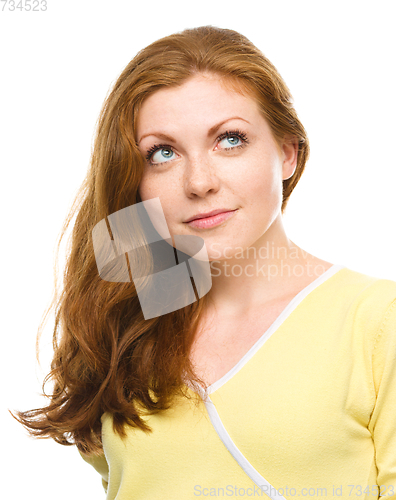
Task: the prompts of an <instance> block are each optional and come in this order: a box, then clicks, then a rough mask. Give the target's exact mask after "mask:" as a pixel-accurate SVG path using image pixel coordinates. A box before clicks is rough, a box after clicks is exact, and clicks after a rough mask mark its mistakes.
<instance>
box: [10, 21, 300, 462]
mask: <svg viewBox="0 0 396 500" xmlns="http://www.w3.org/2000/svg"><path fill="white" fill-rule="evenodd" d="M199 72H211V73H213V74H217V75H221V76H222V77H223V78H222V81H224V82H225V83H227V84H230V85H231V86H232V87H233V89H235V90H237V91H239V92H241V91H242V92H243V93H247V94H248V95H250V96H251V97H253V98H255V99H256V100H257V103H258V104H259V107H260V110H261V111H262V113H263V116H264V117H265V118H266V119H267V121H268V123H269V125H270V128H271V131H272V133H273V136H274V138H275V139H276V140H277V141H278V144H279V141H281V140H282V139H283V138H284V137H285V136H293V137H294V138H296V139H297V141H298V144H299V147H298V158H297V167H296V169H295V172H294V174H293V176H292V177H290V178H289V179H287V180H284V181H283V200H282V207H281V210H282V213H283V212H284V209H285V207H286V204H287V201H288V199H289V197H290V194H291V192H292V191H293V189H294V188H295V186H296V184H297V182H298V180H299V179H300V177H301V174H302V172H303V170H304V167H305V164H306V161H307V159H308V155H309V143H308V138H307V136H306V132H305V130H304V127H303V126H302V124H301V123H300V121H299V119H298V117H297V114H296V112H295V110H294V107H293V104H292V98H291V94H290V91H289V89H288V88H287V86H286V85H285V83H284V81H283V80H282V78H281V76H280V75H279V73H278V72H277V70H276V69H275V67H274V66H273V65H272V64H271V62H270V61H269V60H268V59H267V58H266V57H265V56H264V55H263V54H262V53H261V51H259V50H258V49H257V48H256V47H255V46H254V45H253V44H252V43H251V42H250V41H249V40H248V39H247V38H246V37H245V36H243V35H241V34H240V33H238V32H236V31H233V30H229V29H220V28H217V27H213V26H203V27H198V28H194V29H186V30H184V31H182V32H180V33H176V34H173V35H170V36H167V37H164V38H162V39H160V40H157V41H155V42H154V43H152V44H150V45H149V46H148V47H146V48H144V49H143V50H141V51H140V52H138V54H137V55H136V56H135V57H134V58H133V59H132V61H131V62H130V63H129V64H128V65H127V66H126V68H125V69H124V70H123V71H122V73H121V74H120V76H119V77H118V79H117V81H116V82H115V84H114V86H113V88H112V90H111V92H110V93H109V95H108V97H107V98H106V100H105V102H104V104H103V107H102V110H101V112H100V115H99V118H98V122H97V126H96V134H95V139H94V145H93V150H92V155H91V162H90V166H89V169H88V172H87V175H86V177H85V179H84V181H83V183H82V185H81V187H80V189H79V191H78V193H77V195H76V198H75V200H74V203H73V205H72V207H71V210H70V213H69V214H68V216H67V218H66V220H65V223H64V225H63V228H62V231H61V235H60V238H59V242H58V252H59V245H60V243H61V240H62V238H63V237H64V235H65V231H66V229H67V227H68V226H69V224H70V222H71V219H72V218H73V217H74V216H75V215H76V219H75V223H74V226H73V230H72V233H71V236H70V240H69V247H68V253H67V258H66V266H65V270H64V275H63V288H62V293H61V294H60V295H59V294H55V296H54V299H53V301H52V303H51V305H50V307H49V309H48V310H47V314H48V312H49V311H50V310H51V309H52V308H53V307H54V308H55V326H54V330H53V350H54V353H53V359H52V362H51V371H50V373H49V374H48V375H47V376H46V377H45V379H44V382H43V387H42V390H43V393H44V395H45V396H46V397H47V398H48V399H49V402H48V405H47V406H45V407H43V408H37V409H33V410H29V411H24V412H23V411H14V415H13V416H14V418H16V419H17V420H18V421H19V422H21V423H22V424H23V425H24V426H25V427H26V428H27V429H28V431H29V433H30V434H31V435H32V436H35V437H42V438H48V437H49V438H53V439H54V440H55V441H56V442H58V443H61V444H63V445H72V444H75V445H77V447H78V449H79V450H80V451H82V452H84V453H87V454H88V453H92V454H99V453H100V452H101V450H102V443H101V421H100V417H101V415H102V414H103V413H104V412H110V413H111V414H112V415H113V422H114V430H115V431H116V432H118V433H119V434H120V436H124V435H125V429H124V426H125V424H128V425H131V426H136V427H139V428H141V429H142V430H144V431H148V432H149V431H150V430H151V429H150V427H148V425H147V424H146V423H145V422H144V420H143V419H142V418H141V416H142V414H141V412H140V411H139V409H138V406H137V405H142V406H141V407H143V408H144V410H145V411H147V412H148V413H155V412H159V411H162V410H165V409H167V408H169V407H170V405H171V401H172V398H173V396H174V395H176V394H183V395H184V396H187V397H188V394H187V392H188V391H185V387H186V386H185V385H184V380H186V377H187V378H188V379H189V380H191V381H192V382H193V383H194V381H195V382H198V383H199V384H201V385H203V381H202V380H200V379H199V378H198V377H197V376H196V375H195V373H194V370H193V367H192V365H191V363H190V361H189V352H190V349H191V347H192V343H193V340H194V336H195V334H196V331H197V327H198V321H199V318H200V317H201V313H202V312H203V311H204V309H205V306H206V305H207V300H208V297H207V296H203V297H202V298H198V299H197V300H196V302H194V303H193V304H190V305H188V306H186V307H184V308H182V309H179V310H177V311H174V312H171V313H168V314H165V315H162V316H160V317H156V318H153V319H149V320H145V319H144V316H143V313H142V309H141V307H140V303H139V299H138V295H137V292H136V288H135V286H134V283H133V281H131V282H129V283H120V282H117V283H116V282H109V281H105V280H103V279H102V278H101V277H100V276H99V274H98V268H97V264H96V261H95V255H94V251H93V242H92V230H93V228H94V226H95V225H96V224H97V223H98V222H99V221H100V220H102V219H103V218H106V217H107V216H109V215H110V214H113V213H114V212H117V211H119V210H121V209H123V208H125V207H128V206H130V205H132V204H134V203H138V202H140V201H141V199H140V197H139V194H138V187H139V183H140V179H141V177H142V173H143V168H144V164H145V159H144V157H143V155H142V153H141V152H140V150H139V148H138V146H137V143H136V121H137V116H138V113H139V109H140V107H141V105H142V103H143V101H144V100H145V99H146V98H147V97H148V96H149V95H151V94H152V93H153V92H156V90H158V89H160V88H163V87H172V86H178V85H181V84H183V83H184V82H185V81H186V80H187V79H188V78H190V77H191V76H193V75H194V74H196V73H199ZM146 253H147V254H146V256H145V259H147V262H151V261H150V259H151V258H152V257H151V254H150V251H149V250H148V249H147V250H146ZM55 287H56V283H55ZM42 324H43V323H41V324H40V326H39V330H38V340H39V338H40V333H41V329H42ZM37 345H38V344H37ZM37 349H38V348H37ZM49 382H51V383H52V384H53V390H52V393H51V394H47V393H46V391H45V387H46V384H47V383H49Z"/></svg>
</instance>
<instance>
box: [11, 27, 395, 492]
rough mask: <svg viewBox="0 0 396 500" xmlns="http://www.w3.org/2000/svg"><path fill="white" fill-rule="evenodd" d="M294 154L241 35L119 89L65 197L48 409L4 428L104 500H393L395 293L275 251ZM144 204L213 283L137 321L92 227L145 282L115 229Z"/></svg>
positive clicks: (281, 87)
mask: <svg viewBox="0 0 396 500" xmlns="http://www.w3.org/2000/svg"><path fill="white" fill-rule="evenodd" d="M308 154H309V145H308V139H307V136H306V133H305V130H304V127H303V126H302V124H301V123H300V121H299V119H298V117H297V114H296V112H295V110H294V108H293V106H292V103H291V95H290V92H289V90H288V88H287V87H286V85H285V83H284V82H283V80H282V78H281V77H280V75H279V74H278V73H277V71H276V69H275V68H274V66H273V65H272V64H271V63H270V62H269V61H268V60H267V59H266V58H265V57H264V56H263V54H262V53H261V52H260V51H259V50H258V49H257V48H256V47H255V46H254V45H253V44H252V43H251V42H250V41H249V40H248V39H246V38H245V37H244V36H242V35H241V34H239V33H237V32H235V31H232V30H226V29H219V28H214V27H210V26H206V27H200V28H196V29H189V30H185V31H183V32H182V33H177V34H174V35H172V36H168V37H166V38H163V39H161V40H158V41H156V42H155V43H153V44H151V45H150V46H148V47H146V48H145V49H143V50H142V51H140V52H139V53H138V54H137V55H136V57H135V58H134V59H133V60H132V61H131V62H130V63H129V64H128V66H127V67H126V68H125V70H124V71H123V72H122V74H121V75H120V77H119V78H118V80H117V82H116V83H115V85H114V88H113V89H112V92H111V93H110V95H109V97H108V98H107V100H106V102H105V105H104V107H103V110H102V113H101V116H100V120H99V125H98V130H97V136H96V141H95V146H94V151H93V156H92V166H91V169H90V171H89V173H88V175H87V177H86V180H85V182H84V184H83V186H82V188H81V191H80V197H79V198H78V199H79V200H81V202H80V205H79V207H78V213H77V218H76V222H75V226H74V230H73V234H72V246H71V252H70V255H69V256H68V262H67V269H66V273H65V279H64V287H63V294H62V296H61V298H60V299H59V302H58V304H57V314H56V325H55V331H54V347H55V353H54V359H53V362H52V367H51V368H52V371H51V373H50V374H49V377H48V379H49V380H52V381H53V382H54V389H53V394H52V395H51V396H50V402H49V404H48V406H46V407H44V408H40V409H35V410H31V411H26V412H17V414H16V418H18V419H19V420H20V422H22V423H23V424H24V425H25V426H26V427H27V428H28V429H29V430H30V432H31V433H32V434H33V435H36V436H40V437H52V438H53V439H55V440H56V441H57V442H59V443H61V444H65V445H66V444H75V445H77V447H78V449H79V451H80V453H81V455H82V457H83V458H84V459H85V460H86V461H87V462H89V463H91V464H92V465H93V466H94V467H95V469H97V471H98V472H99V473H100V474H101V476H102V481H103V485H104V488H105V490H106V492H107V499H109V500H112V499H117V500H129V499H131V498H133V499H136V500H137V499H150V500H152V499H164V498H166V499H168V498H169V499H189V498H196V497H197V496H261V497H264V498H272V499H282V498H286V499H288V498H291V497H294V496H309V497H314V498H316V497H319V496H320V497H322V496H323V495H324V496H327V497H331V496H332V497H337V498H357V497H359V498H367V499H368V498H379V496H380V495H381V497H387V498H390V499H391V498H395V499H396V489H395V488H396V419H395V414H394V409H395V403H396V360H395V357H396V282H393V281H391V280H384V279H377V278H374V277H370V276H366V275H364V274H361V273H358V272H355V271H353V270H350V269H348V268H346V267H345V266H342V265H340V264H333V263H330V262H326V261H324V260H322V259H320V258H318V257H315V256H313V255H310V254H309V253H307V252H306V251H304V250H303V249H301V248H299V247H298V246H297V245H296V244H294V243H293V242H292V241H291V240H290V239H289V238H288V237H287V235H286V233H285V229H284V226H283V223H282V215H283V213H284V210H285V207H286V204H287V201H288V199H289V197H290V195H291V193H292V191H293V189H294V188H295V186H296V184H297V182H298V180H299V179H300V177H301V174H302V172H303V170H304V166H305V163H306V161H307V158H308ZM153 200H154V201H156V202H159V203H160V207H161V210H162V211H163V212H162V213H163V216H164V219H165V221H166V223H165V226H166V229H164V226H162V230H163V231H164V234H161V238H162V239H166V236H165V234H166V233H167V231H169V235H170V238H168V239H167V242H168V243H170V245H168V247H169V248H172V247H173V248H175V249H176V250H177V249H178V245H177V241H181V240H180V238H181V237H183V238H184V239H185V240H184V241H194V242H196V241H202V242H203V243H204V246H203V249H204V250H203V253H202V254H201V259H200V260H201V262H203V261H204V260H205V257H207V260H208V262H209V264H210V279H211V283H210V287H209V291H206V293H201V294H200V293H195V296H194V300H190V301H186V302H185V305H184V306H183V307H178V308H176V306H175V307H174V309H171V310H169V312H165V313H161V314H157V315H155V314H152V315H151V316H150V317H148V316H147V315H145V314H144V313H145V311H144V308H143V305H142V304H143V302H142V295H139V293H138V292H139V290H138V288H139V287H138V284H137V283H138V280H137V279H136V278H137V276H136V275H134V273H133V272H130V273H129V277H130V279H128V278H126V279H125V277H124V278H122V277H120V274H118V275H117V273H118V271H117V269H116V268H117V265H118V264H117V265H115V268H112V271H111V272H113V275H112V276H113V278H112V279H109V275H107V276H105V275H104V273H103V272H102V269H101V264H100V262H99V261H100V259H99V260H98V255H99V254H100V248H99V249H98V241H97V240H96V241H95V235H97V230H96V229H95V228H97V227H102V229H103V228H105V232H106V234H110V235H111V239H112V241H113V244H114V245H115V247H117V245H118V247H117V248H118V249H120V248H124V251H123V252H124V253H123V252H122V251H118V252H115V255H116V256H118V259H116V260H118V262H119V263H121V264H120V266H126V263H129V264H128V265H129V270H130V271H131V269H132V270H133V269H135V270H139V269H142V268H143V267H144V268H145V269H146V268H147V269H153V266H154V267H155V262H154V261H155V258H154V257H153V251H152V250H153V249H152V246H150V245H148V244H147V245H146V246H145V245H140V246H139V245H136V246H135V249H136V248H137V247H138V246H139V257H138V258H136V262H137V263H138V265H137V264H136V262H135V263H134V266H133V265H132V261H133V259H134V258H135V257H134V255H133V254H132V253H131V252H126V250H125V246H124V247H123V245H119V244H118V238H119V235H118V234H117V231H118V229H119V227H117V225H116V224H114V221H115V220H116V219H115V217H116V214H120V213H121V212H120V211H122V210H123V209H128V210H129V209H130V208H131V207H132V208H133V207H138V206H140V207H141V206H145V207H146V208H147V207H150V206H151V205H150V203H151V202H153ZM76 206H77V205H76ZM157 206H158V205H157ZM128 207H129V208H128ZM76 210H77V208H76ZM128 213H129V212H128ZM130 213H132V212H130ZM69 220H70V219H69ZM101 221H102V226H98V224H100V223H101ZM103 221H106V222H103ZM103 224H106V226H104V225H103ZM153 225H154V226H155V223H154V222H153ZM106 227H107V230H108V233H107V230H106ZM128 230H129V233H130V236H131V237H132V239H133V238H134V237H135V233H136V238H137V239H138V236H137V233H138V232H139V231H138V227H137V226H135V225H133V224H131V225H130V226H129V228H128ZM158 233H159V234H160V233H161V229H160V230H159V231H158ZM108 238H109V236H108ZM161 238H158V239H161ZM178 238H179V240H178ZM109 241H110V240H109ZM142 241H144V238H143V240H142ZM146 243H148V242H147V241H146ZM99 246H100V245H99ZM109 248H110V247H109ZM109 248H108V251H109V252H110V250H109ZM173 248H172V251H173ZM126 255H127V256H128V259H127V258H126ZM174 255H175V258H177V255H179V257H180V255H181V254H180V253H179V252H175V254H174ZM202 256H204V257H202ZM189 257H191V255H189ZM192 257H193V256H192ZM198 260H199V259H198ZM180 265H181V264H180V263H179V264H177V261H175V262H174V263H173V266H174V267H173V270H175V269H176V268H177V267H178V266H180ZM141 266H142V267H141ZM125 269H126V267H125ZM110 274H111V273H110ZM154 274H155V273H154ZM154 274H152V276H154ZM148 275H149V273H148V272H146V273H143V272H141V276H146V277H147V276H148ZM116 276H118V278H117V277H116ZM190 276H191V277H193V276H194V274H193V273H192V274H190ZM196 277H197V275H195V278H196ZM199 277H200V276H198V278H199ZM201 277H202V276H201ZM198 282H199V279H198V281H197V280H194V279H192V280H191V284H192V285H193V284H194V283H195V290H194V291H195V292H197V290H198V288H199V286H198V285H197V284H199V283H198ZM174 288H177V287H174ZM142 289H143V290H144V287H143V288H142ZM173 291H174V290H173ZM176 291H177V290H176ZM179 292H180V290H179ZM183 293H184V292H183ZM182 295H183V294H180V293H179V296H182ZM146 299H147V296H146ZM157 305H158V304H156V306H157Z"/></svg>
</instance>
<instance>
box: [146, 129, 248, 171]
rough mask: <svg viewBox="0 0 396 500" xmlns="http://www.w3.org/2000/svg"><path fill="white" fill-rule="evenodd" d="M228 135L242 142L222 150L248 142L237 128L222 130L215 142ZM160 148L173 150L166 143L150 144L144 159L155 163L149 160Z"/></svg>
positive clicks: (241, 145)
mask: <svg viewBox="0 0 396 500" xmlns="http://www.w3.org/2000/svg"><path fill="white" fill-rule="evenodd" d="M228 137H238V139H240V140H241V141H242V144H239V145H238V146H232V147H229V148H223V151H229V150H230V149H239V148H243V147H245V146H246V145H247V144H249V140H248V138H247V136H246V134H245V133H244V132H242V131H241V130H239V129H237V130H227V131H226V132H224V134H221V135H219V137H218V138H217V139H216V142H220V141H222V140H223V139H226V138H228ZM160 149H170V150H171V151H173V152H175V151H174V149H173V147H172V146H169V145H168V144H154V146H152V147H151V148H150V149H149V150H148V151H147V153H146V160H147V161H148V162H149V163H151V164H153V165H154V164H155V163H153V162H151V158H152V156H153V155H154V153H156V152H157V151H159V150H160ZM163 163H167V162H163Z"/></svg>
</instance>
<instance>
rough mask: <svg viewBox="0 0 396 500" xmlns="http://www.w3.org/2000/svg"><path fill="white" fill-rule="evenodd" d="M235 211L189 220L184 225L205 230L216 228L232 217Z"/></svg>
mask: <svg viewBox="0 0 396 500" xmlns="http://www.w3.org/2000/svg"><path fill="white" fill-rule="evenodd" d="M237 211H238V209H236V210H229V211H224V212H219V211H217V212H218V213H215V214H214V215H210V216H207V217H199V218H197V219H193V220H189V221H186V222H185V224H188V225H189V226H190V227H195V228H200V229H207V228H210V227H214V226H218V225H219V224H221V223H222V222H224V221H226V220H228V219H229V218H230V217H232V216H233V215H234V214H235V212H237Z"/></svg>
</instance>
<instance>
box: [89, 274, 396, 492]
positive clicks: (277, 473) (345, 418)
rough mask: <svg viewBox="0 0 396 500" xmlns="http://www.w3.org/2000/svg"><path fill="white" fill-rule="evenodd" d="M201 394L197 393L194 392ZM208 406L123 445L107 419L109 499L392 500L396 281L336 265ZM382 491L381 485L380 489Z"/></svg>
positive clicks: (104, 461)
mask: <svg viewBox="0 0 396 500" xmlns="http://www.w3.org/2000/svg"><path fill="white" fill-rule="evenodd" d="M193 389H194V390H193ZM187 391H188V392H190V393H191V395H192V396H193V395H194V394H195V391H198V392H199V391H200V393H201V395H202V398H203V399H202V400H201V403H199V404H196V403H195V402H194V399H188V398H186V397H181V396H180V397H177V398H175V401H174V403H173V405H172V407H171V408H170V409H169V410H166V411H163V412H159V413H158V414H155V415H148V416H144V417H143V418H144V420H145V421H146V422H147V424H148V425H149V426H150V427H151V428H152V430H153V431H152V432H151V433H145V432H144V431H141V430H140V429H136V428H132V427H127V428H126V437H125V439H122V438H121V437H120V436H119V435H118V434H116V433H115V432H114V430H113V427H112V416H111V414H109V413H105V414H103V416H102V419H101V421H102V440H103V448H104V453H103V455H102V456H101V457H96V458H93V457H87V456H84V455H83V458H84V459H85V460H86V461H87V462H89V463H91V465H93V467H95V469H96V470H97V471H98V472H99V473H100V474H101V476H102V482H103V486H104V488H105V490H106V491H107V497H106V498H107V500H130V499H132V498H133V499H134V500H143V499H145V500H149V499H150V500H155V499H161V500H167V499H169V500H175V499H180V500H189V499H194V498H197V497H198V498H199V497H201V498H203V497H209V496H210V497H215V498H218V497H233V496H245V497H249V496H252V497H259V498H260V497H261V498H271V499H273V500H275V499H278V500H281V499H290V498H293V497H295V496H300V497H301V496H308V497H309V498H319V497H320V498H323V497H324V496H326V497H327V498H329V497H331V498H333V497H334V498H337V499H340V498H341V499H344V498H345V499H346V498H348V499H351V498H359V499H367V500H368V499H373V498H378V494H379V493H380V494H381V496H384V497H386V498H387V499H389V500H391V499H392V500H395V499H396V418H395V415H396V414H395V412H396V282H394V281H391V280H386V279H379V278H375V277H372V276H367V275H365V274H362V273H359V272H356V271H353V270H350V269H348V268H346V267H345V266H342V265H333V266H332V267H330V268H329V269H328V270H327V271H326V272H325V273H324V274H323V275H321V276H319V277H318V278H317V279H316V280H315V281H314V282H312V283H311V284H309V285H308V286H307V287H305V288H304V289H303V290H302V291H301V292H300V293H298V294H297V295H296V296H295V297H294V298H293V299H292V300H291V302H290V303H289V304H288V305H287V307H286V308H285V309H284V310H283V311H282V312H281V314H280V315H279V316H278V317H277V318H276V320H275V321H274V322H273V323H272V325H271V326H270V327H269V328H268V329H267V330H266V331H265V332H263V335H262V336H261V337H260V338H259V340H258V341H257V342H256V343H255V344H254V345H253V346H252V348H251V349H249V351H248V352H247V353H246V354H245V355H244V356H243V357H242V358H241V359H240V360H239V361H238V362H237V363H236V364H235V365H234V367H233V368H232V369H231V370H229V371H228V372H227V373H226V374H225V375H224V376H223V377H221V378H220V379H219V380H217V381H216V382H215V383H213V384H211V385H210V386H209V388H208V391H207V392H206V393H204V392H202V391H201V390H200V389H199V388H193V387H191V388H188V389H187ZM379 487H380V488H379Z"/></svg>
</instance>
